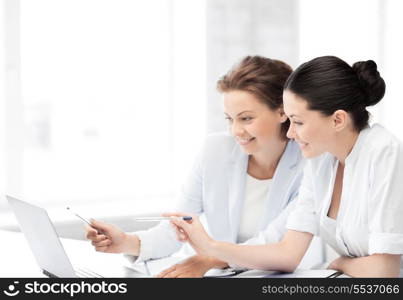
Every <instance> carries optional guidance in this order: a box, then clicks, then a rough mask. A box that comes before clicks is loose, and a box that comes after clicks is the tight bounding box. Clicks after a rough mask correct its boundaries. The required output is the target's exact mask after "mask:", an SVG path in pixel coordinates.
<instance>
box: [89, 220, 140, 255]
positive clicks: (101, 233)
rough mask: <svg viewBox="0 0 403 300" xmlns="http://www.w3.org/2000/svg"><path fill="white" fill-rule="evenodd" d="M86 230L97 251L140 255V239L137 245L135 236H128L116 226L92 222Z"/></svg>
mask: <svg viewBox="0 0 403 300" xmlns="http://www.w3.org/2000/svg"><path fill="white" fill-rule="evenodd" d="M85 230H86V238H87V239H88V240H90V241H91V243H92V245H93V246H94V247H95V250H96V251H99V252H105V253H127V254H132V255H138V250H139V249H138V248H139V241H138V238H137V242H138V243H136V237H135V236H129V235H127V234H126V233H124V232H123V231H122V230H121V229H120V228H118V227H117V226H115V225H112V224H108V223H105V222H101V221H96V220H91V226H88V225H87V226H86V227H85ZM136 244H137V245H136ZM136 246H137V247H136ZM136 248H137V249H136ZM136 250H137V251H136Z"/></svg>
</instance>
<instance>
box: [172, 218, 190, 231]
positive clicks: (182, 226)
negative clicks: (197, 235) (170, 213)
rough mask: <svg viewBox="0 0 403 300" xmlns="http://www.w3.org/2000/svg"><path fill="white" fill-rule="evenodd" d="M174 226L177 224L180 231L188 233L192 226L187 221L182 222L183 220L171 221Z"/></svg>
mask: <svg viewBox="0 0 403 300" xmlns="http://www.w3.org/2000/svg"><path fill="white" fill-rule="evenodd" d="M171 222H172V223H173V224H175V225H176V226H177V227H179V229H182V230H184V231H185V232H186V233H187V232H188V230H189V229H190V226H191V225H190V224H189V223H188V222H187V221H184V220H181V219H173V220H171Z"/></svg>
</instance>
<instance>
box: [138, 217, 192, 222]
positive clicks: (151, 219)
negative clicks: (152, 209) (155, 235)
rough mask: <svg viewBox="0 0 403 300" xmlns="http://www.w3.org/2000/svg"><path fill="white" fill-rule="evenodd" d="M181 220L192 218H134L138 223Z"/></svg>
mask: <svg viewBox="0 0 403 300" xmlns="http://www.w3.org/2000/svg"><path fill="white" fill-rule="evenodd" d="M178 218H181V219H182V220H184V221H190V220H192V217H191V216H184V217H141V218H134V219H135V220H136V221H138V222H155V221H164V220H168V221H169V220H175V219H178Z"/></svg>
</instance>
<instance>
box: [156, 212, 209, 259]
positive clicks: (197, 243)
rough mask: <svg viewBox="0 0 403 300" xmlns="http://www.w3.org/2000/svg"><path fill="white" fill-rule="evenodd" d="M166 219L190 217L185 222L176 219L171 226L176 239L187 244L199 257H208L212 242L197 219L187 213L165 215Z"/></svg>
mask: <svg viewBox="0 0 403 300" xmlns="http://www.w3.org/2000/svg"><path fill="white" fill-rule="evenodd" d="M163 216H166V217H168V216H169V217H184V216H191V217H192V220H190V221H185V220H183V219H182V218H176V219H173V220H172V221H171V224H172V225H173V226H174V228H175V230H176V235H177V239H178V240H179V241H181V242H189V244H190V246H192V248H193V249H194V250H195V251H196V252H197V253H198V254H200V255H206V256H209V249H210V247H211V246H212V243H213V242H214V240H213V239H212V238H211V237H210V236H209V235H208V234H207V232H206V231H205V229H204V227H203V225H202V223H201V222H200V220H199V218H198V217H197V216H196V215H193V214H187V213H167V214H163Z"/></svg>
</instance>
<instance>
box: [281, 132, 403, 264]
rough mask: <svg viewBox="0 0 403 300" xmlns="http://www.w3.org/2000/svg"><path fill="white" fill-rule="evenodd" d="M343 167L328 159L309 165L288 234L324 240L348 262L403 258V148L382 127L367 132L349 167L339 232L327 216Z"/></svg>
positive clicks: (344, 183)
mask: <svg viewBox="0 0 403 300" xmlns="http://www.w3.org/2000/svg"><path fill="white" fill-rule="evenodd" d="M337 167H338V161H337V159H336V158H335V157H334V156H333V155H331V154H329V153H325V154H323V155H321V156H319V157H317V158H314V159H310V160H308V161H307V163H306V166H305V168H304V177H303V179H302V183H301V187H300V190H299V196H298V199H297V203H296V206H295V209H294V210H293V211H292V212H291V213H290V216H289V218H288V220H287V228H288V229H293V230H297V231H302V232H310V233H312V234H314V235H320V236H321V237H322V238H323V239H324V240H325V242H327V243H328V244H329V245H330V246H331V247H332V248H334V250H335V251H336V252H337V253H339V254H340V255H343V256H350V257H362V256H368V255H371V254H374V253H388V254H403V218H402V216H403V146H402V143H401V142H400V141H399V140H397V139H396V138H395V137H394V136H393V135H392V134H391V133H389V132H388V131H387V130H385V129H384V128H383V127H381V126H380V125H374V126H373V127H371V128H369V127H368V128H366V129H364V130H362V131H361V132H360V134H359V136H358V139H357V141H356V143H355V145H354V147H353V149H352V151H351V153H350V154H349V155H348V157H347V158H346V161H345V167H344V178H343V190H342V194H341V197H340V207H339V212H338V215H337V220H336V221H335V222H334V226H335V228H334V230H332V228H331V225H330V227H329V222H331V221H332V220H329V219H328V217H327V213H328V210H329V206H330V202H331V198H332V193H333V186H334V181H335V177H336V171H337Z"/></svg>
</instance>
